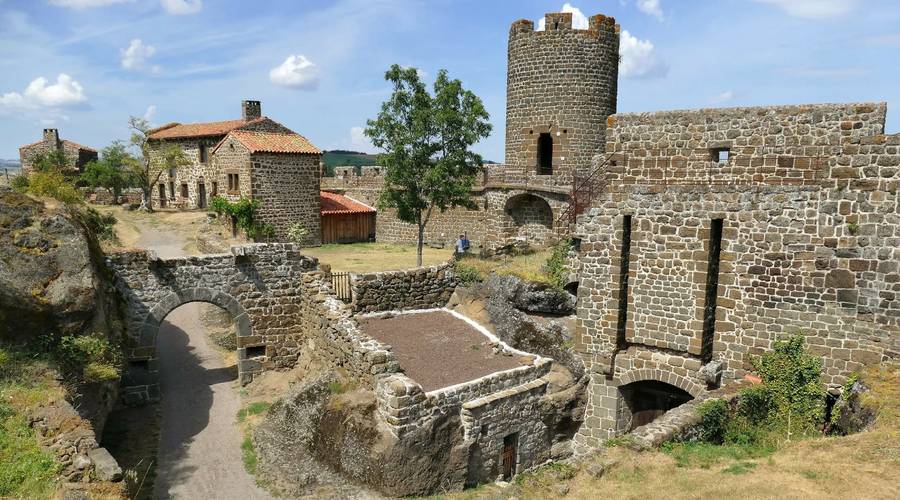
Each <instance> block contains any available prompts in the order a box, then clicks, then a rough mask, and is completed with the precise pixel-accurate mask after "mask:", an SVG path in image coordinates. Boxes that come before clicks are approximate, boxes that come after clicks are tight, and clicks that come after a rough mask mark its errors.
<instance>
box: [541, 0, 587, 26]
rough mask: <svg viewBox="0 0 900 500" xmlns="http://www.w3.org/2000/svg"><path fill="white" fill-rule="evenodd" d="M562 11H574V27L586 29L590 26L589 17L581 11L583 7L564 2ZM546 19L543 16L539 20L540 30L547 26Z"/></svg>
mask: <svg viewBox="0 0 900 500" xmlns="http://www.w3.org/2000/svg"><path fill="white" fill-rule="evenodd" d="M559 11H560V12H571V13H572V27H573V28H575V29H577V30H586V29H588V27H589V24H588V18H587V16H586V15H584V14H583V13H582V12H581V9H579V8H578V7H573V6H572V4H570V3H568V2H566V3H564V4H563V6H562V8H561V9H559ZM545 23H546V20H545V19H544V18H543V17H542V18H541V19H540V20H538V27H537V30H538V31H544V29H546V26H544V24H545Z"/></svg>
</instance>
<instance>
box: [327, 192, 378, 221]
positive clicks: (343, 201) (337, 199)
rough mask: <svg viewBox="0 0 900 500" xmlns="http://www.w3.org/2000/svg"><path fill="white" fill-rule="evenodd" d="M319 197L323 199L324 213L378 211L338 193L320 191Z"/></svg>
mask: <svg viewBox="0 0 900 500" xmlns="http://www.w3.org/2000/svg"><path fill="white" fill-rule="evenodd" d="M319 197H320V198H321V200H322V209H321V210H322V211H321V213H322V215H338V214H373V213H375V212H376V210H375V209H374V208H372V207H370V206H369V205H366V204H364V203H360V202H358V201H356V200H354V199H353V198H350V197H347V196H344V195H340V194H337V193H331V192H329V191H320V192H319Z"/></svg>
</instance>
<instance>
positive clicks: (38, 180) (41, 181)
mask: <svg viewBox="0 0 900 500" xmlns="http://www.w3.org/2000/svg"><path fill="white" fill-rule="evenodd" d="M28 192H29V193H31V194H33V195H35V196H45V197H48V198H54V199H56V200H59V201H61V202H63V203H71V204H77V203H83V202H84V198H83V197H82V196H81V193H79V192H78V189H76V188H75V185H74V184H72V183H71V182H70V181H69V180H68V179H67V178H66V177H65V176H64V175H63V174H62V173H60V172H58V171H55V170H47V171H36V172H32V173H31V174H30V175H29V176H28Z"/></svg>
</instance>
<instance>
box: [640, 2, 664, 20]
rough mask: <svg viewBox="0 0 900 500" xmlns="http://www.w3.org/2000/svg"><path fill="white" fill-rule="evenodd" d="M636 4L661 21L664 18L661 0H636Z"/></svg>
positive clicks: (644, 11) (645, 12)
mask: <svg viewBox="0 0 900 500" xmlns="http://www.w3.org/2000/svg"><path fill="white" fill-rule="evenodd" d="M635 6H637V8H638V10H639V11H641V12H643V13H644V14H647V15H648V16H653V17H655V18H656V19H658V20H660V21H662V20H663V11H662V6H661V5H660V4H659V0H635Z"/></svg>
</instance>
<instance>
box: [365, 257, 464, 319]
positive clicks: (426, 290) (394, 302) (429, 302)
mask: <svg viewBox="0 0 900 500" xmlns="http://www.w3.org/2000/svg"><path fill="white" fill-rule="evenodd" d="M457 284H459V278H457V276H456V274H455V272H454V270H453V266H452V265H451V264H441V265H439V266H430V267H419V268H415V269H407V270H402V271H385V272H380V273H366V274H354V275H352V277H351V279H350V287H351V289H352V294H353V302H352V304H351V307H352V308H353V311H354V312H359V313H374V312H382V311H402V310H409V309H432V308H436V307H444V305H446V304H447V301H448V300H450V296H451V295H453V291H454V290H455V289H456V285H457Z"/></svg>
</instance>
